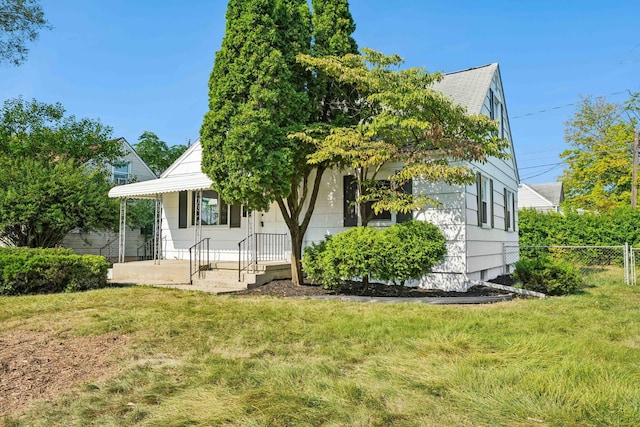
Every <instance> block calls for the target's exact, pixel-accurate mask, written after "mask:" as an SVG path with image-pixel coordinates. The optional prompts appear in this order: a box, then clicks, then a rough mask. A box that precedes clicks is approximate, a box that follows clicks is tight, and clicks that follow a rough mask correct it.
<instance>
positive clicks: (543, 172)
mask: <svg viewBox="0 0 640 427" xmlns="http://www.w3.org/2000/svg"><path fill="white" fill-rule="evenodd" d="M562 164H564V162H559V163H556V164H555V165H553V166H552V167H550V168H549V169H547V170H544V171H542V172H539V173H536V174H534V175H529V176H525V177H522V178H520V179H521V180H525V179H531V178H535V177H537V176H540V175H544V174H545V173H548V172H551V171H552V170H554V169H555V168H557V167H558V166H560V165H562Z"/></svg>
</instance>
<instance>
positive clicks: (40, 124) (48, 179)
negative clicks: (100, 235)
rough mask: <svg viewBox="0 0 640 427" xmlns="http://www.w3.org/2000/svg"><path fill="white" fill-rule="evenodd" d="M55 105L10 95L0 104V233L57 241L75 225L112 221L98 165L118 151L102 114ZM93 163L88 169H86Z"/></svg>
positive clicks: (29, 242) (13, 239)
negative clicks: (69, 111) (81, 114)
mask: <svg viewBox="0 0 640 427" xmlns="http://www.w3.org/2000/svg"><path fill="white" fill-rule="evenodd" d="M64 113H65V111H64V108H63V107H62V106H61V105H60V104H53V105H51V104H45V103H40V102H37V101H35V100H34V101H30V102H25V101H24V100H22V99H21V98H17V99H12V100H8V101H6V102H5V103H4V105H3V107H2V110H0V239H2V240H3V241H4V242H6V243H9V244H13V245H18V246H55V245H57V244H59V243H60V241H61V240H62V237H64V234H66V233H67V232H69V231H70V230H72V229H74V228H82V229H85V230H92V229H100V228H111V226H113V225H114V219H117V218H114V216H115V215H116V214H117V208H116V207H115V205H114V204H113V201H112V200H109V198H108V196H107V193H108V191H109V187H110V185H111V184H110V183H109V182H108V180H107V174H106V173H105V170H104V169H103V168H101V167H100V166H101V165H102V164H106V163H114V162H117V159H118V158H119V157H121V156H122V155H123V147H122V145H121V143H120V141H119V140H117V139H113V138H111V129H110V128H109V127H106V126H104V125H102V124H101V123H100V122H99V121H96V120H91V119H86V118H85V119H76V118H75V117H73V116H65V114H64ZM90 169H91V170H90Z"/></svg>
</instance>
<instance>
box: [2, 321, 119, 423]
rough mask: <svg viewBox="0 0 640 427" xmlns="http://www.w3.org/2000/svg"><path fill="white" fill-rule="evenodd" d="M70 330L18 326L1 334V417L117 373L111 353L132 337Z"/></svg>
mask: <svg viewBox="0 0 640 427" xmlns="http://www.w3.org/2000/svg"><path fill="white" fill-rule="evenodd" d="M66 333H67V331H25V330H15V331H11V332H8V333H4V334H1V335H0V422H2V416H3V415H7V414H12V413H19V412H21V411H24V410H25V409H27V408H28V407H29V406H30V405H31V404H32V403H33V402H35V401H38V400H44V399H53V398H56V397H57V396H59V395H60V393H62V392H64V391H66V390H70V389H72V388H73V387H74V386H76V385H77V384H80V383H82V382H86V381H96V380H99V379H101V378H102V377H103V376H105V375H112V374H113V369H114V366H115V362H114V361H113V359H112V358H111V355H113V354H114V353H117V352H119V351H122V350H123V349H124V348H125V346H126V344H127V341H128V339H127V337H126V336H122V335H115V334H106V335H99V336H93V337H67V336H66Z"/></svg>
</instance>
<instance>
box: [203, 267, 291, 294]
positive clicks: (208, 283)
mask: <svg viewBox="0 0 640 427" xmlns="http://www.w3.org/2000/svg"><path fill="white" fill-rule="evenodd" d="M290 278H291V264H289V263H283V262H269V263H264V264H259V265H258V266H257V268H256V271H252V272H248V271H242V272H241V273H240V274H238V264H237V263H232V262H217V263H212V264H211V269H210V270H204V271H201V272H200V273H197V274H195V275H194V276H193V286H197V287H212V288H219V289H222V290H225V289H227V290H228V292H235V291H240V290H245V289H251V288H255V287H258V286H261V285H264V284H265V283H268V282H270V281H272V280H278V279H290Z"/></svg>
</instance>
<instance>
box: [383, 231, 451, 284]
mask: <svg viewBox="0 0 640 427" xmlns="http://www.w3.org/2000/svg"><path fill="white" fill-rule="evenodd" d="M379 238H380V242H379V243H380V245H381V246H382V248H381V250H380V252H381V254H382V257H381V258H382V259H381V262H380V265H378V266H377V269H376V278H377V279H380V280H383V281H385V282H393V283H394V284H399V285H402V286H404V284H405V282H406V281H407V280H418V279H420V278H421V277H422V276H424V275H425V274H427V273H429V272H431V269H432V268H433V266H434V265H436V264H437V263H438V262H440V261H441V260H442V259H443V258H444V256H445V254H446V253H447V248H446V245H445V244H446V242H445V239H444V236H443V235H442V232H441V231H440V229H439V228H438V227H436V226H435V225H433V224H431V223H429V222H425V221H408V222H405V223H402V224H396V225H393V226H391V227H389V228H385V229H383V230H381V231H380V236H379Z"/></svg>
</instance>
